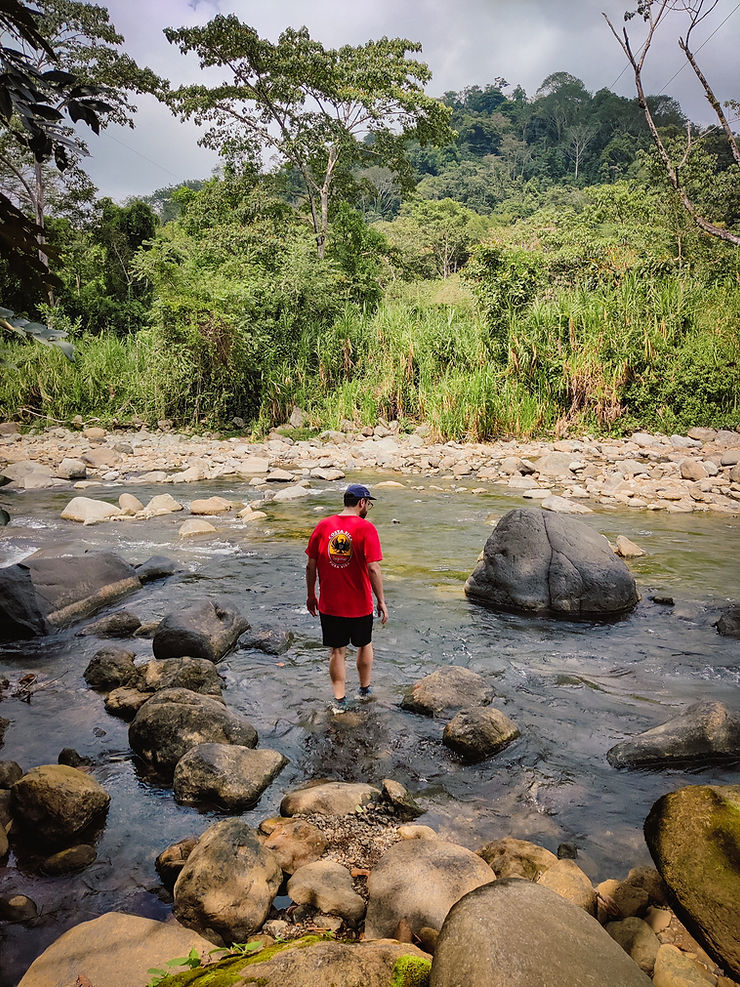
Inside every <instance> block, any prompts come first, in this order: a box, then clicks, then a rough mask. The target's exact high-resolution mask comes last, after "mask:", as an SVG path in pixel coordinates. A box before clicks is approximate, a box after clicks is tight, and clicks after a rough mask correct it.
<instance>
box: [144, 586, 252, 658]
mask: <svg viewBox="0 0 740 987" xmlns="http://www.w3.org/2000/svg"><path fill="white" fill-rule="evenodd" d="M248 627H249V621H248V620H246V618H244V617H242V616H241V615H240V614H237V613H234V612H233V611H231V610H224V609H223V608H222V607H219V606H217V605H216V604H215V603H212V602H211V601H210V600H205V601H203V602H202V603H193V604H191V605H190V606H187V607H183V608H182V609H180V610H176V611H173V612H172V613H168V614H167V615H166V616H165V617H164V618H163V619H162V620H161V621H160V623H159V626H158V627H157V630H156V631H155V633H154V638H153V640H152V648H153V650H154V657H155V658H182V657H184V656H185V655H189V656H190V657H192V658H207V659H208V661H213V662H217V661H220V660H221V658H223V657H224V655H225V654H227V652H229V651H231V649H232V648H233V647H234V645H235V644H236V642H237V639H238V638H239V636H240V635H241V634H243V633H244V631H245V630H247V628H248Z"/></svg>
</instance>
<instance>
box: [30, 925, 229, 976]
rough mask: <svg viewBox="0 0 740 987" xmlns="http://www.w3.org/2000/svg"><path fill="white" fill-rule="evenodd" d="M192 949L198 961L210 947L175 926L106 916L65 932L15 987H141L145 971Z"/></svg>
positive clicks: (147, 971)
mask: <svg viewBox="0 0 740 987" xmlns="http://www.w3.org/2000/svg"><path fill="white" fill-rule="evenodd" d="M191 949H195V950H196V952H197V953H198V954H199V955H200V956H201V959H202V960H203V961H205V960H206V958H207V956H208V953H209V951H210V950H211V949H213V943H211V942H209V941H208V940H206V939H203V938H202V937H201V936H199V935H197V934H196V933H195V932H192V931H191V930H190V929H184V928H183V927H182V926H181V925H179V924H178V923H177V922H155V921H154V920H152V919H148V918H140V917H139V916H137V915H123V914H121V913H120V912H108V913H107V914H105V915H101V916H100V917H99V918H95V919H92V920H91V921H90V922H82V923H81V924H80V925H75V926H74V927H73V928H71V929H69V930H68V931H67V932H65V933H64V934H63V935H62V936H60V937H59V938H58V939H57V940H56V941H55V942H53V943H52V944H51V946H49V947H48V948H47V949H45V950H44V952H43V953H42V954H41V955H40V956H39V957H38V958H37V959H35V960H34V961H33V963H32V964H31V966H30V967H29V968H28V970H27V971H26V973H25V975H24V976H23V978H22V980H21V981H20V984H19V985H18V987H72V985H74V984H76V983H78V984H81V983H82V980H81V978H82V977H84V978H85V980H86V981H87V982H88V983H90V984H93V985H94V987H113V985H114V984H115V987H141V985H142V984H145V983H148V982H149V980H150V979H151V974H150V973H149V970H150V968H152V967H159V966H162V965H163V963H164V962H166V961H167V960H168V959H171V958H172V957H174V956H187V954H188V953H189V952H190V950H191Z"/></svg>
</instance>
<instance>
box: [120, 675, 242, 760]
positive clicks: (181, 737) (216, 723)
mask: <svg viewBox="0 0 740 987" xmlns="http://www.w3.org/2000/svg"><path fill="white" fill-rule="evenodd" d="M128 737H129V743H130V744H131V748H132V750H133V751H134V753H136V754H138V755H139V757H141V758H142V759H143V760H144V761H146V762H147V764H149V765H150V766H151V767H152V768H154V769H155V771H157V772H158V773H160V774H162V775H165V776H168V777H171V776H172V773H173V772H174V770H175V766H176V765H177V762H178V761H179V760H180V758H181V757H182V756H183V754H186V753H187V752H188V751H189V750H190V749H191V748H192V747H197V745H198V744H207V743H215V744H237V745H239V746H242V747H256V746H257V739H258V738H257V731H256V730H255V729H254V727H253V726H252V724H251V723H250V722H249V721H248V720H247V719H245V718H244V717H243V716H238V715H237V714H236V713H232V712H230V711H229V710H227V709H226V707H225V706H224V705H223V703H220V702H218V701H217V700H216V699H211V698H210V697H209V696H201V695H199V694H198V693H196V692H191V691H190V690H189V689H163V690H162V691H161V692H155V693H154V695H153V696H152V698H151V699H149V700H148V701H147V702H145V703H144V705H143V706H142V707H141V709H140V710H139V711H138V713H137V714H136V716H135V717H134V719H133V722H132V723H131V726H130V727H129V731H128Z"/></svg>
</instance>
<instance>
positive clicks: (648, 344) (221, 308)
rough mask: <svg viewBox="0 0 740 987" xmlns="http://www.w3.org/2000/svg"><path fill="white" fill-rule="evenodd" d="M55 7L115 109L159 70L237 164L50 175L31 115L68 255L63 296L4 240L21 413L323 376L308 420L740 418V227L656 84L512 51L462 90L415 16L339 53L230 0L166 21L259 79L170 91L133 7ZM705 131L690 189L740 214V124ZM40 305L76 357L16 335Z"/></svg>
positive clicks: (148, 413) (618, 426) (567, 426)
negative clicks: (417, 57) (675, 161)
mask: <svg viewBox="0 0 740 987" xmlns="http://www.w3.org/2000/svg"><path fill="white" fill-rule="evenodd" d="M88 6H89V5H88ZM81 7H85V10H84V11H83V10H81ZM48 9H49V10H50V11H52V12H53V13H54V16H53V17H52V18H51V19H50V20H49V19H47V21H46V22H43V21H41V22H39V26H40V27H41V28H42V29H45V30H47V31H48V32H49V38H50V40H51V41H52V43H53V44H54V45H56V46H59V48H60V51H61V52H62V54H63V56H64V58H65V59H66V60H67V61H66V62H65V64H69V66H70V68H72V69H75V67H77V68H79V64H81V60H84V59H83V56H84V50H83V49H84V37H85V35H86V34H87V36H88V43H89V44H90V45H91V46H93V48H95V50H97V48H96V46H102V48H101V59H102V62H101V65H100V72H101V73H102V74H100V76H99V77H98V76H96V78H95V80H94V81H95V82H96V83H99V84H101V85H102V84H105V83H106V80H107V82H108V83H109V84H110V85H111V86H114V88H115V85H114V84H115V73H116V71H118V70H119V69H120V71H121V73H122V74H121V80H120V86H119V88H120V93H119V99H113V98H112V97H111V102H110V106H109V110H108V112H109V113H112V114H114V115H113V116H111V119H117V118H118V117H116V116H115V114H118V115H119V116H120V117H121V119H126V120H128V119H130V116H131V112H132V108H131V107H130V105H129V104H128V102H127V95H126V94H127V93H136V92H142V91H145V90H146V89H147V88H149V89H152V90H157V91H158V92H159V93H160V95H161V96H162V98H166V99H167V101H168V102H169V103H170V105H171V106H172V107H173V108H174V109H175V110H176V111H177V112H178V113H180V114H181V115H184V116H188V115H195V116H199V117H202V118H203V119H205V120H207V121H208V122H209V123H210V125H211V130H209V132H208V134H207V136H206V138H204V139H205V140H206V141H207V142H208V143H210V144H211V145H212V146H214V147H217V148H218V149H219V150H220V153H221V154H222V157H223V160H224V167H223V170H222V172H221V173H220V174H219V175H217V176H216V177H212V178H210V179H208V180H193V181H189V182H186V183H184V184H183V185H182V186H180V187H178V188H175V189H162V190H158V191H157V192H155V193H153V194H152V195H151V196H149V197H148V201H138V200H137V201H133V202H129V203H127V204H125V205H118V204H116V203H114V202H112V201H111V200H110V199H100V200H98V199H96V198H95V190H94V189H93V188H92V187H91V185H90V183H89V182H87V181H86V180H85V176H84V173H83V172H81V170H80V169H79V168H77V170H75V168H72V167H70V168H68V169H67V170H66V171H65V173H64V178H63V180H62V179H60V178H59V176H58V175H57V176H54V173H53V172H49V173H47V174H41V172H40V171H39V167H37V166H38V165H39V162H38V161H36V162H34V160H33V155H32V154H31V152H30V151H28V149H26V150H24V148H23V146H21V147H20V148H19V146H18V144H17V141H16V142H15V143H14V141H13V140H12V139H11V136H10V135H11V131H10V130H9V131H8V135H6V136H7V140H6V144H8V143H9V144H10V145H13V147H14V153H15V154H16V157H15V158H11V157H8V155H7V154H6V155H5V156H3V148H2V147H0V173H2V174H4V175H5V176H6V177H7V176H10V177H11V178H12V176H13V175H14V174H15V176H16V178H18V179H19V181H20V179H21V178H22V177H23V174H24V173H23V171H22V168H21V164H20V163H19V160H20V159H18V155H20V158H22V157H23V154H26V156H27V157H26V161H25V163H26V165H27V166H29V167H31V169H32V170H33V171H34V174H35V179H34V180H35V182H36V186H35V187H37V188H40V187H41V185H43V187H44V195H43V198H44V199H45V202H46V214H45V216H44V217H43V225H44V243H43V246H44V249H45V250H47V248H48V250H47V254H48V263H49V266H50V274H51V275H53V276H55V278H56V281H55V286H54V292H53V294H52V295H50V296H47V295H46V293H45V292H44V291H43V290H41V291H39V288H38V285H37V284H34V283H33V282H28V281H26V280H24V279H22V278H18V277H17V274H16V269H15V268H14V266H13V264H12V263H10V262H6V261H3V260H2V259H0V304H3V305H4V306H7V309H5V310H6V311H12V312H14V313H18V315H19V316H20V317H21V319H23V318H27V320H28V321H27V322H26V323H22V322H18V320H17V319H14V322H13V324H12V325H8V324H5V325H4V326H3V324H2V322H0V333H4V335H1V336H0V361H1V362H2V366H3V374H2V377H0V416H7V417H19V418H20V419H21V420H22V421H25V422H28V423H30V422H45V421H48V420H52V421H61V422H63V421H68V420H70V419H71V418H72V417H74V416H75V415H78V414H79V415H82V416H83V417H85V418H98V419H101V420H103V421H110V420H112V419H117V420H118V421H124V422H125V421H126V420H130V419H133V418H135V417H136V418H143V419H144V420H146V421H148V422H149V423H152V424H153V423H156V422H157V421H158V420H160V419H163V418H168V419H171V420H172V421H173V422H174V423H175V424H176V426H178V427H188V428H196V429H197V428H201V427H209V428H216V429H225V430H229V429H230V428H231V427H232V424H233V419H234V418H235V417H238V418H240V419H243V420H244V421H246V422H248V424H249V427H250V428H251V429H252V430H253V431H254V432H255V433H256V434H264V433H265V432H267V431H269V429H271V428H273V427H276V426H282V425H284V424H285V423H286V422H287V421H288V419H289V417H290V413H291V411H292V408H293V406H294V405H299V406H300V407H301V408H302V409H303V411H304V413H305V415H306V421H305V427H306V428H307V429H311V430H321V429H323V428H327V427H335V428H336V427H338V426H339V425H340V423H341V422H342V421H343V420H349V421H351V422H353V423H354V424H355V425H358V426H362V425H368V424H371V425H372V424H375V423H376V422H377V420H378V418H384V419H388V420H398V421H399V423H400V425H401V427H402V428H407V429H408V428H413V427H414V426H415V425H417V424H419V423H421V422H425V423H427V424H428V425H430V426H431V429H432V431H433V433H434V435H435V436H437V437H439V438H443V439H457V440H464V439H470V440H483V439H491V438H494V437H496V436H498V435H502V434H505V435H510V434H514V435H531V434H535V433H549V434H564V433H565V432H566V431H568V430H570V431H589V432H593V431H599V432H619V431H629V430H632V429H634V428H637V427H640V428H653V429H660V430H676V429H682V428H688V427H690V426H692V425H720V426H721V425H726V426H734V425H736V424H737V423H738V421H740V407H739V402H740V332H739V331H738V326H740V254H739V253H738V248H737V247H735V246H733V245H732V244H731V243H729V242H727V241H722V239H721V238H713V237H710V236H706V235H705V234H704V233H702V232H701V231H700V229H699V228H698V226H697V225H696V224H695V222H694V221H693V220H692V218H691V216H690V215H689V213H688V212H687V211H686V209H685V208H684V205H682V200H681V197H680V195H679V194H678V193H677V191H676V189H675V188H674V187H673V185H672V184H671V182H670V181H669V180H668V178H667V177H666V174H665V170H664V167H663V164H662V162H661V160H660V158H659V157H658V156H657V155H656V154H655V153H654V152H653V151H652V150H651V142H650V132H649V129H648V126H647V124H646V122H645V118H644V116H643V114H642V112H641V110H640V107H639V105H638V103H637V101H636V100H629V99H625V98H623V97H618V96H616V95H615V94H613V93H611V92H609V91H608V90H601V91H599V92H597V93H595V94H591V93H589V92H588V91H587V90H586V89H585V87H584V85H583V83H582V82H581V81H580V80H579V79H577V78H575V77H574V76H572V75H570V74H569V73H566V72H558V73H554V74H553V75H551V76H549V77H548V78H547V79H545V80H544V81H543V83H542V85H541V86H540V88H539V89H538V91H537V93H536V94H535V96H534V97H533V98H531V99H530V98H528V97H527V95H526V93H524V91H523V90H522V89H521V88H519V87H517V88H514V89H513V90H512V89H511V87H509V86H508V84H507V83H506V82H505V81H504V80H503V79H497V80H495V81H494V82H493V83H492V84H490V85H488V86H485V87H483V88H480V87H469V88H468V89H465V90H464V91H462V92H460V93H447V94H446V95H445V97H444V99H443V100H442V101H441V102H438V101H435V100H432V99H431V98H429V97H427V96H426V95H424V93H423V90H422V86H423V84H424V83H425V82H426V81H427V80H428V78H429V73H428V69H427V67H426V66H425V65H424V63H422V62H417V61H413V60H411V59H409V58H408V55H409V53H412V52H415V51H417V50H418V46H416V45H414V44H412V43H410V42H407V41H405V40H403V39H395V40H392V41H388V40H387V39H385V40H384V41H383V42H382V43H381V42H378V43H369V44H368V45H364V46H360V47H357V48H343V49H341V54H342V57H341V58H339V54H338V52H333V51H327V50H325V49H324V48H323V47H322V46H321V45H320V44H319V43H318V42H316V41H313V40H312V39H311V38H310V37H309V36H308V34H307V32H305V30H298V31H295V30H288V31H286V32H285V33H284V34H283V35H282V36H281V37H280V39H279V41H278V43H277V44H272V43H271V42H268V41H265V40H263V39H260V38H259V36H258V35H257V34H256V32H254V30H253V29H252V28H249V27H248V26H247V25H240V24H238V22H237V21H236V19H235V18H233V17H229V18H224V17H217V18H215V20H214V21H213V22H211V24H209V25H207V26H206V27H203V28H194V29H181V30H172V31H169V32H168V36H169V37H170V39H171V40H172V41H173V42H175V43H176V44H177V45H178V46H179V47H180V48H181V50H182V51H183V52H184V53H187V52H195V53H196V54H198V55H199V57H200V58H201V60H202V62H203V63H204V64H209V65H221V66H222V67H223V68H224V70H225V71H227V72H228V71H230V70H229V69H228V66H227V64H226V63H227V62H228V63H229V64H230V63H231V61H233V59H231V57H230V54H229V52H230V50H231V49H230V48H228V47H224V45H227V46H228V45H234V44H235V43H236V42H235V39H238V40H239V46H238V47H239V50H238V52H237V55H238V59H239V62H238V64H239V66H240V70H239V79H238V80H232V81H233V86H231V85H228V86H225V87H221V88H220V89H219V90H217V91H216V92H215V93H214V91H212V90H209V89H206V88H204V87H199V86H189V87H185V88H183V89H180V90H177V91H176V92H169V91H168V89H167V85H166V84H165V83H164V82H162V80H158V79H157V78H156V76H154V75H153V74H152V73H150V72H149V71H148V70H138V68H137V67H136V66H135V65H134V64H133V63H131V62H130V60H129V61H127V60H126V58H125V57H124V54H123V53H121V51H120V50H119V49H120V44H121V42H120V37H119V35H117V34H116V33H115V29H114V28H113V27H112V25H110V24H109V23H108V20H107V12H105V11H104V10H102V12H101V9H100V8H90V10H89V11H88V10H87V7H86V6H85V5H80V4H79V3H77V2H73V0H54V3H53V4H50V5H49V7H48ZM83 14H84V15H85V17H83ZM87 14H89V15H90V16H89V17H87ZM70 32H72V33H70ZM72 37H74V38H75V39H80V38H81V39H83V40H82V41H80V40H74V42H73V41H72V40H70V39H71V38H72ZM80 44H81V45H82V48H79V47H75V46H79V45H80ZM105 53H107V54H105ZM307 54H310V55H311V59H307V58H306V57H304V56H306V55H307ZM235 57H236V56H235ZM121 59H123V60H122V61H121ZM106 60H107V61H106ZM103 63H105V64H103ZM381 63H382V64H383V65H384V66H386V65H387V66H390V68H388V71H387V72H385V74H384V73H383V72H380V73H379V71H378V65H379V64H381ZM234 64H236V62H235V63H234ZM265 64H269V65H270V73H269V80H268V79H267V76H265V75H264V74H263V72H262V68H263V67H264V65H265ZM106 65H107V66H108V69H106V68H105V66H106ZM232 68H233V66H232ZM114 69H115V71H114ZM124 69H125V71H124ZM106 71H107V72H108V75H106ZM87 81H90V80H87ZM270 86H272V87H273V89H272V90H271V89H270ZM311 93H313V94H314V96H315V95H316V94H317V93H320V94H321V101H322V106H323V110H322V111H320V112H319V111H317V109H316V107H314V106H313V105H312V103H311V98H310V95H311ZM647 99H648V102H649V106H650V110H651V114H652V120H653V122H654V124H655V126H657V127H658V128H659V130H660V136H661V139H662V141H663V144H664V147H666V148H668V149H669V150H670V152H671V154H672V155H673V156H674V157H675V156H680V155H682V154H683V153H684V152H687V154H688V150H689V149H687V147H686V141H687V139H689V138H687V136H686V134H687V130H686V124H687V121H686V120H685V118H684V116H683V114H682V113H681V110H680V107H679V106H678V105H677V104H676V103H675V101H673V100H672V99H670V97H668V96H659V97H651V96H648V97H647ZM279 107H282V108H283V110H284V111H285V113H287V116H284V121H285V126H284V128H283V129H282V130H278V131H276V130H275V129H274V127H272V128H271V122H272V123H274V120H275V117H274V114H275V113H276V112H277V113H278V115H280V113H282V110H280V109H279ZM247 111H248V112H247ZM347 114H349V116H347ZM342 120H345V123H347V121H355V122H357V126H355V125H354V123H353V124H352V125H347V126H345V124H343V123H342V122H341V121H342ZM360 120H362V121H363V123H362V125H360V123H359V121H360ZM448 120H449V121H451V123H452V126H454V127H455V128H456V131H457V137H456V138H454V135H453V133H452V131H451V130H450V129H449V127H448ZM688 133H689V134H690V140H691V148H690V151H691V153H690V154H688V157H687V161H686V164H685V167H683V168H682V173H681V177H682V183H683V186H682V188H684V189H686V190H687V191H688V193H689V194H690V195H691V199H692V202H694V203H696V206H697V208H699V209H701V210H702V212H703V214H705V215H708V216H710V217H711V220H712V222H713V223H714V224H720V225H721V226H722V227H723V228H726V229H731V228H733V227H737V226H738V223H740V191H739V190H740V181H738V177H740V168H739V167H738V164H737V161H736V158H735V156H734V152H732V148H731V147H729V148H728V146H726V145H723V144H722V140H724V138H725V135H724V134H720V135H719V137H718V136H717V134H716V133H715V132H712V131H710V130H707V131H706V132H705V133H702V134H699V133H698V132H697V128H694V127H691V126H689V129H688ZM266 147H271V148H272V150H273V151H275V152H276V153H277V155H278V158H277V163H276V164H275V165H274V166H273V168H272V170H269V171H268V170H265V169H264V168H263V167H262V166H261V165H260V164H259V161H260V158H259V154H258V152H259V151H263V150H264V149H265V148H266ZM29 155H30V157H29ZM39 182H40V183H41V185H39ZM22 184H23V183H22V181H20V186H22ZM27 184H28V183H27ZM9 187H10V186H9ZM33 187H34V186H33V184H32V183H30V184H29V188H30V190H31V191H32V190H33ZM16 198H17V202H18V204H19V205H20V206H23V205H24V203H23V197H22V195H20V193H19V194H18V195H17V196H16ZM25 207H26V208H27V209H28V212H29V215H30V216H34V215H35V214H34V209H33V208H32V202H31V200H28V202H26V203H25ZM155 208H156V210H157V212H155V211H154V209H155ZM37 218H38V217H37ZM29 221H30V220H29ZM317 248H318V249H317ZM23 324H25V325H26V328H28V327H29V326H36V327H37V330H38V332H40V330H41V328H43V325H48V327H49V330H50V332H49V333H45V335H48V336H49V337H50V338H54V337H55V338H57V339H60V340H69V343H70V344H71V345H72V346H73V347H74V353H75V358H76V359H75V362H74V363H73V364H71V363H68V362H67V361H65V360H64V358H63V357H62V355H61V353H60V352H58V351H55V350H53V349H42V348H40V347H33V346H30V345H27V344H24V343H23V342H19V337H18V335H17V333H16V334H13V333H12V332H11V330H12V328H13V326H17V325H23ZM26 335H27V333H26ZM42 335H44V334H42Z"/></svg>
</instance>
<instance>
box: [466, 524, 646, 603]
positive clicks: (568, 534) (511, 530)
mask: <svg viewBox="0 0 740 987" xmlns="http://www.w3.org/2000/svg"><path fill="white" fill-rule="evenodd" d="M465 593H466V594H467V595H468V596H469V597H470V598H471V599H472V600H475V601H476V602H479V603H484V604H486V605H488V606H492V607H495V608H500V609H502V610H513V611H519V612H524V613H538V614H542V615H549V616H557V617H569V618H576V619H579V618H583V619H590V618H594V617H614V616H619V615H621V614H624V613H627V612H628V611H630V610H632V608H633V607H634V606H635V604H636V603H637V601H638V600H639V595H638V593H637V588H636V586H635V579H634V576H633V575H632V573H631V572H630V570H629V569H628V568H627V566H626V565H625V564H624V562H622V560H621V559H619V558H617V556H616V555H615V554H614V552H612V550H611V548H610V547H609V543H608V541H607V540H606V538H604V536H603V535H600V534H599V533H598V532H596V531H594V530H593V528H590V527H589V526H588V525H587V524H584V523H583V522H582V521H576V520H574V519H573V518H572V517H568V516H563V515H561V514H554V513H552V512H543V511H540V510H525V509H523V508H517V509H515V510H513V511H509V513H508V514H506V515H504V517H502V518H501V520H500V521H499V523H498V524H497V525H496V527H495V528H494V530H493V532H492V533H491V535H490V536H489V538H488V541H487V542H486V544H485V547H484V549H483V558H482V559H481V560H480V562H479V563H478V565H477V566H476V567H475V569H474V570H473V572H472V574H471V575H470V577H469V578H468V581H467V582H466V583H465Z"/></svg>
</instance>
